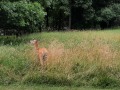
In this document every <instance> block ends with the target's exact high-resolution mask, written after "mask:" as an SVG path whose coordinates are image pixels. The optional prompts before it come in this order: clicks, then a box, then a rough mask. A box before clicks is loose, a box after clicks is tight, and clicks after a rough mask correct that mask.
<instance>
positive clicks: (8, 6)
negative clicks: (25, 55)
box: [0, 1, 46, 33]
mask: <svg viewBox="0 0 120 90" xmlns="http://www.w3.org/2000/svg"><path fill="white" fill-rule="evenodd" d="M0 13H1V14H0V20H1V22H0V25H1V27H2V28H8V29H9V28H12V29H18V30H21V29H22V30H27V31H26V32H33V31H34V30H38V29H40V27H41V24H42V22H43V21H44V16H45V14H46V13H45V12H44V11H43V8H42V6H41V5H40V4H39V3H37V2H34V3H32V2H27V1H18V2H0ZM6 26H7V27H6ZM19 32H20V31H18V33H19Z"/></svg>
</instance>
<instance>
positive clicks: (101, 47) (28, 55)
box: [0, 31, 120, 87]
mask: <svg viewBox="0 0 120 90" xmlns="http://www.w3.org/2000/svg"><path fill="white" fill-rule="evenodd" d="M106 32H107V31H106ZM106 32H102V31H98V32H95V31H88V32H65V33H61V32H60V33H42V34H41V38H43V39H42V40H39V37H38V38H37V39H38V40H39V44H40V47H44V46H46V47H47V48H48V51H49V57H48V61H47V66H46V68H45V70H44V71H41V67H40V65H38V64H37V63H38V62H37V56H36V52H35V51H34V49H33V47H32V46H31V45H30V44H28V43H27V44H24V45H23V44H22V45H19V46H16V47H13V46H1V47H0V74H1V75H2V77H1V79H0V80H1V81H2V82H0V83H6V81H7V83H12V82H11V81H16V82H27V83H28V82H32V83H46V84H57V83H58V84H60V85H61V84H62V85H63V84H65V85H69V84H70V85H77V86H81V85H92V86H101V87H106V86H118V85H119V82H120V80H119V78H120V75H119V74H120V73H119V71H120V69H119V68H120V35H119V34H118V33H113V32H110V31H108V33H106ZM36 35H37V34H36ZM54 35H55V36H54ZM38 36H39V34H38ZM31 37H34V34H33V36H29V37H28V38H31ZM50 37H51V38H52V39H51V38H50ZM66 38H67V39H66ZM48 39H49V40H48ZM3 67H4V68H6V70H4V68H3ZM8 71H9V72H8ZM6 76H7V78H6ZM13 76H14V77H13ZM3 78H6V79H3ZM21 78H22V80H21ZM7 79H9V80H7ZM5 80H6V81H5Z"/></svg>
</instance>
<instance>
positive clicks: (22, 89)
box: [0, 85, 119, 90]
mask: <svg viewBox="0 0 120 90" xmlns="http://www.w3.org/2000/svg"><path fill="white" fill-rule="evenodd" d="M0 90H119V89H98V88H91V87H66V86H64V87H58V86H45V85H44V86H34V85H33V86H28V85H19V86H0Z"/></svg>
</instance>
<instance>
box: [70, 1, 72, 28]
mask: <svg viewBox="0 0 120 90" xmlns="http://www.w3.org/2000/svg"><path fill="white" fill-rule="evenodd" d="M69 7H70V14H69V30H70V29H71V20H72V3H71V0H69Z"/></svg>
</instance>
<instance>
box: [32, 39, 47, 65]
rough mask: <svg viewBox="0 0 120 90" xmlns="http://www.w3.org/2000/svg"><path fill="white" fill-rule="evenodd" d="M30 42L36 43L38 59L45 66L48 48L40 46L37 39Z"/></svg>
mask: <svg viewBox="0 0 120 90" xmlns="http://www.w3.org/2000/svg"><path fill="white" fill-rule="evenodd" d="M30 43H31V44H33V45H34V48H35V51H36V54H37V57H38V60H39V62H40V64H41V66H42V67H44V66H45V62H46V61H47V59H48V50H47V49H46V48H39V45H38V41H37V40H35V39H34V40H31V41H30Z"/></svg>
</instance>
